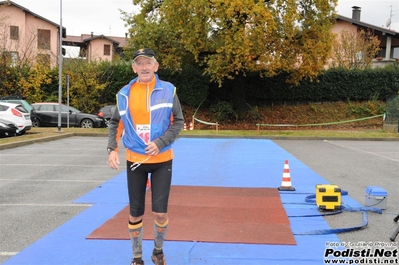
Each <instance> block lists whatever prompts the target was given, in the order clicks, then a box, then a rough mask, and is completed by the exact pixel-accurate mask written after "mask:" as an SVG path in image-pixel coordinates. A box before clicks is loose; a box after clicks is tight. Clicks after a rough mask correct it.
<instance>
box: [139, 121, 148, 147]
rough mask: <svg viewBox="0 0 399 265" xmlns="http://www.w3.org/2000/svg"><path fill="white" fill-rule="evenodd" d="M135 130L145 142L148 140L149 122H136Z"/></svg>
mask: <svg viewBox="0 0 399 265" xmlns="http://www.w3.org/2000/svg"><path fill="white" fill-rule="evenodd" d="M136 132H137V134H138V135H139V136H140V138H141V139H143V141H144V142H145V143H147V144H148V143H149V142H150V125H149V124H137V125H136Z"/></svg>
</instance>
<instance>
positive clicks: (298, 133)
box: [0, 127, 399, 146]
mask: <svg viewBox="0 0 399 265" xmlns="http://www.w3.org/2000/svg"><path fill="white" fill-rule="evenodd" d="M71 135H81V136H85V135H87V136H104V137H106V136H107V135H108V129H107V128H99V129H83V128H62V129H61V131H58V128H54V127H51V128H32V129H31V130H30V131H28V132H27V133H26V134H25V135H22V136H17V137H8V138H0V146H1V145H5V144H10V143H16V144H23V143H26V142H28V143H29V142H30V141H46V140H52V139H58V138H61V137H66V136H71ZM180 135H181V136H187V137H190V136H192V137H201V136H202V137H249V138H251V137H253V138H258V137H263V138H272V139H273V138H278V139H353V140H356V139H369V140H377V139H378V140H399V134H398V133H393V132H386V131H382V130H259V131H258V130H218V131H216V130H193V131H182V132H181V133H180Z"/></svg>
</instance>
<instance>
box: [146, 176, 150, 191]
mask: <svg viewBox="0 0 399 265" xmlns="http://www.w3.org/2000/svg"><path fill="white" fill-rule="evenodd" d="M148 189H151V179H150V178H148V179H147V190H148Z"/></svg>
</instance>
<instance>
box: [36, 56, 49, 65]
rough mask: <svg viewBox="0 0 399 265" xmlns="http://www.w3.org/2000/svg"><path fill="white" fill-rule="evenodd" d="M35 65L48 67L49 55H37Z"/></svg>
mask: <svg viewBox="0 0 399 265" xmlns="http://www.w3.org/2000/svg"><path fill="white" fill-rule="evenodd" d="M36 60H37V63H39V64H41V65H43V66H46V67H50V55H49V54H38V55H37V57H36Z"/></svg>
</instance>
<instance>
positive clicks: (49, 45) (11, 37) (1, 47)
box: [0, 1, 66, 67]
mask: <svg viewBox="0 0 399 265" xmlns="http://www.w3.org/2000/svg"><path fill="white" fill-rule="evenodd" d="M59 28H60V25H59V24H56V23H54V22H52V21H50V20H48V19H46V18H44V17H42V16H40V15H38V14H36V13H33V12H31V11H30V10H29V9H26V8H24V7H23V6H20V5H18V4H16V3H14V2H12V1H0V53H1V54H6V57H7V58H8V60H9V62H10V64H16V63H17V62H18V61H19V62H22V63H24V64H27V65H31V64H32V63H35V62H38V61H40V62H41V63H43V64H45V65H48V66H51V67H53V66H56V65H57V64H58V60H59V54H60V52H59V51H60V41H59V39H60V38H59ZM62 36H63V37H66V29H65V28H64V27H63V28H62Z"/></svg>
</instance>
